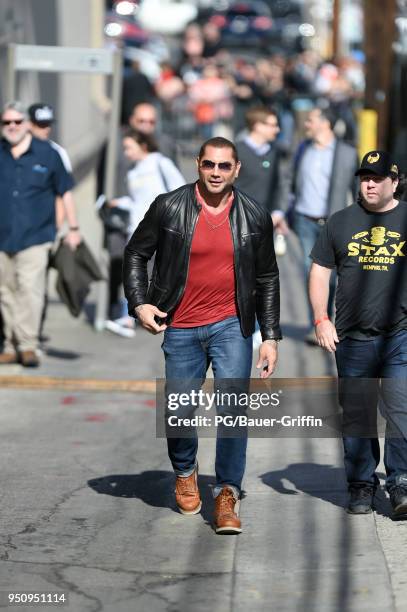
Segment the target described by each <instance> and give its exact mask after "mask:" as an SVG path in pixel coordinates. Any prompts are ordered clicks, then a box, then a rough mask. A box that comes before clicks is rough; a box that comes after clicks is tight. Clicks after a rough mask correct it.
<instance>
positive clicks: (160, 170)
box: [158, 160, 170, 193]
mask: <svg viewBox="0 0 407 612" xmlns="http://www.w3.org/2000/svg"><path fill="white" fill-rule="evenodd" d="M158 172H159V173H160V176H161V180H162V182H163V185H164V189H165V191H166V192H167V193H168V192H169V191H170V188H169V185H168V182H167V179H166V177H165V174H164V170H163V169H162V167H161V163H160V160H158Z"/></svg>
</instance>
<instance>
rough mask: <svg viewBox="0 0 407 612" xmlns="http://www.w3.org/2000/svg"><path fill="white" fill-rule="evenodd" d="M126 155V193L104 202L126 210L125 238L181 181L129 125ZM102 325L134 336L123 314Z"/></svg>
mask: <svg viewBox="0 0 407 612" xmlns="http://www.w3.org/2000/svg"><path fill="white" fill-rule="evenodd" d="M123 149H124V154H125V156H126V158H127V159H128V160H129V161H130V162H131V163H132V164H133V166H132V167H131V168H130V170H129V171H128V172H127V189H128V193H129V195H128V196H123V197H121V198H116V199H113V200H110V201H109V202H108V205H109V206H111V207H118V208H121V209H122V210H127V211H128V212H129V226H128V230H127V238H128V239H130V237H131V236H132V234H133V232H134V231H135V230H136V228H137V226H138V224H139V223H140V221H141V220H142V219H143V217H144V215H145V214H146V212H147V210H148V209H149V207H150V204H151V202H153V201H154V200H155V198H156V197H157V196H158V195H160V194H161V193H168V192H169V191H173V190H174V189H178V187H181V186H182V185H185V179H184V177H183V176H182V174H181V173H180V171H179V170H178V168H177V167H176V166H175V164H174V162H173V161H172V160H171V159H170V158H169V157H166V156H165V155H162V153H160V152H159V151H158V146H157V144H156V142H155V140H154V137H153V136H152V135H150V134H143V133H142V132H139V131H137V130H134V129H129V130H128V131H127V132H125V133H124V136H123ZM105 327H106V329H108V330H109V331H112V332H114V333H118V334H120V335H122V336H124V337H128V338H131V337H133V336H134V319H132V318H130V317H128V316H123V317H120V318H119V319H115V320H114V321H106V324H105Z"/></svg>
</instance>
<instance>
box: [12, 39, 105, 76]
mask: <svg viewBox="0 0 407 612" xmlns="http://www.w3.org/2000/svg"><path fill="white" fill-rule="evenodd" d="M14 48H15V64H14V67H15V70H37V71H39V72H88V73H89V72H95V73H98V74H112V72H113V53H112V51H110V50H108V49H85V48H80V47H45V46H41V45H15V47H14Z"/></svg>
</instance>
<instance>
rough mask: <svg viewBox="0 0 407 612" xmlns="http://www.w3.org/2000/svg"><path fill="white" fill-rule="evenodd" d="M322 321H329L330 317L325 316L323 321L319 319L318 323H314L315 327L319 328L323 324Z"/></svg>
mask: <svg viewBox="0 0 407 612" xmlns="http://www.w3.org/2000/svg"><path fill="white" fill-rule="evenodd" d="M322 321H329V317H328V316H326V315H325V317H322V318H321V319H317V320H316V321H314V325H315V327H317V326H318V325H319V324H320V323H322Z"/></svg>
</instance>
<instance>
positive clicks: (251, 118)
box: [245, 106, 278, 130]
mask: <svg viewBox="0 0 407 612" xmlns="http://www.w3.org/2000/svg"><path fill="white" fill-rule="evenodd" d="M270 115H271V116H273V117H275V118H276V119H278V115H277V112H276V111H275V110H274V108H269V107H268V106H252V107H251V108H249V110H248V111H247V113H246V115H245V120H246V125H247V127H248V129H249V130H252V129H253V128H254V126H255V125H256V123H259V122H264V121H266V120H267V117H270Z"/></svg>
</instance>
